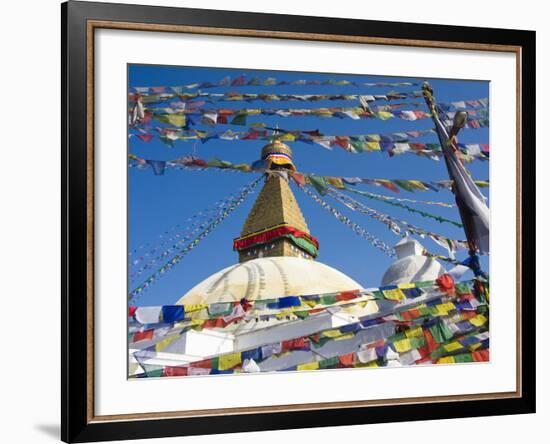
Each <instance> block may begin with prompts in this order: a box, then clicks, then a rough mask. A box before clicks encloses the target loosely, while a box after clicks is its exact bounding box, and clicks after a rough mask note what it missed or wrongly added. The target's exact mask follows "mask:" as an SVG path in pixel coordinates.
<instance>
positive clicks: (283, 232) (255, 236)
mask: <svg viewBox="0 0 550 444" xmlns="http://www.w3.org/2000/svg"><path fill="white" fill-rule="evenodd" d="M281 238H286V239H289V240H291V241H292V242H293V243H294V244H295V245H296V246H297V247H299V248H301V249H303V250H305V251H306V252H308V253H309V254H310V255H312V256H313V257H317V254H318V249H319V241H318V240H317V239H316V238H314V237H313V236H311V235H310V234H309V233H305V232H303V231H300V230H298V229H297V228H295V227H293V226H291V225H289V224H287V223H282V224H280V225H277V226H274V227H269V228H266V229H263V230H259V231H257V232H255V233H250V234H248V235H246V236H241V237H238V238H237V239H235V240H234V241H233V249H234V250H236V251H241V250H245V249H247V248H252V247H258V246H261V245H264V244H267V243H270V242H273V241H275V240H277V239H281Z"/></svg>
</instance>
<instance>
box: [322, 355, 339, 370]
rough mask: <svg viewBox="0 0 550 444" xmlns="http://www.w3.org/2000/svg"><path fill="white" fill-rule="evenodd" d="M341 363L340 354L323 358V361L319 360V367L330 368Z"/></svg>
mask: <svg viewBox="0 0 550 444" xmlns="http://www.w3.org/2000/svg"><path fill="white" fill-rule="evenodd" d="M339 363H340V360H339V359H338V356H334V357H333V358H328V359H322V360H321V361H319V367H320V368H330V367H334V366H336V365H338V364H339Z"/></svg>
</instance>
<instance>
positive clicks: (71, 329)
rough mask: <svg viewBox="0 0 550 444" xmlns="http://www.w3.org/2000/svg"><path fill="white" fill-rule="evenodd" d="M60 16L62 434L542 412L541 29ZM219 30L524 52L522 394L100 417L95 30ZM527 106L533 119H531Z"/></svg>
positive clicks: (231, 17) (236, 17)
mask: <svg viewBox="0 0 550 444" xmlns="http://www.w3.org/2000/svg"><path fill="white" fill-rule="evenodd" d="M61 14H62V48H61V50H62V85H63V88H62V114H63V118H62V141H63V145H62V197H63V207H62V221H63V226H62V251H63V259H62V393H61V396H62V415H61V422H62V426H61V434H62V440H63V441H65V442H89V441H101V440H118V439H141V438H155V437H167V436H180V435H198V434H212V433H230V432H242V431H260V430H277V429H288V428H307V427H320V426H336V425H352V424H370V423H381V422H394V421H412V420H429V419H441V418H459V417H470V416H486V415H509V414H520V413H533V412H535V353H536V351H535V350H536V346H535V297H534V296H535V266H534V265H535V259H534V258H535V176H534V174H533V169H534V166H535V117H534V114H535V100H536V95H535V33H534V32H531V31H516V30H504V29H485V28H467V27H459V26H442V25H425V24H410V23H393V22H378V21H364V20H355V19H336V18H320V17H305V16H288V15H274V14H258V13H244V12H228V11H211V10H199V9H185V8H168V7H152V6H135V5H122V4H108V3H88V2H76V1H69V2H67V3H64V4H63V5H62V8H61ZM98 29H118V30H132V31H139V32H143V33H146V32H148V31H161V32H169V33H192V34H211V35H222V36H241V37H242V36H246V37H254V38H262V37H269V38H277V39H285V40H314V41H329V42H336V43H340V44H342V45H345V44H346V43H364V44H374V45H397V46H408V47H418V48H440V49H469V50H476V51H487V52H507V53H513V54H515V55H516V60H517V63H516V68H517V71H516V74H517V85H516V86H517V87H516V98H517V107H516V110H515V113H516V122H517V137H516V150H517V151H516V159H517V172H516V174H517V184H518V185H517V194H516V202H517V209H518V210H517V220H516V222H517V237H516V244H517V257H516V258H515V260H516V270H517V276H518V278H517V287H516V289H515V291H516V294H515V297H516V300H517V304H518V305H517V307H518V310H517V319H516V321H517V323H516V331H517V344H516V353H517V367H516V378H517V390H516V391H513V392H502V393H485V394H476V393H473V394H467V395H458V396H433V397H422V398H399V399H390V400H380V401H376V400H374V401H373V400H365V401H344V402H341V401H340V402H329V403H318V404H299V405H294V404H292V405H291V404H289V405H277V406H264V407H250V408H225V409H224V408H221V409H215V410H200V409H197V410H190V411H178V412H163V413H147V412H142V413H136V414H132V415H107V416H105V415H104V416H96V415H95V414H94V353H97V350H94V180H95V179H94V45H93V42H94V32H95V31H96V30H98ZM523 110H529V119H526V118H523V112H524V111H523Z"/></svg>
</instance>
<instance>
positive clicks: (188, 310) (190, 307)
mask: <svg viewBox="0 0 550 444" xmlns="http://www.w3.org/2000/svg"><path fill="white" fill-rule="evenodd" d="M183 307H184V309H185V313H191V312H193V311H199V310H202V309H203V308H207V307H208V304H185V305H184V306H183Z"/></svg>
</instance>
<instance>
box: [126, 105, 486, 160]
mask: <svg viewBox="0 0 550 444" xmlns="http://www.w3.org/2000/svg"><path fill="white" fill-rule="evenodd" d="M216 116H217V115H215V114H205V115H203V118H202V123H203V124H206V125H209V126H213V125H215V124H216V119H217V117H216ZM243 116H244V117H246V116H245V115H237V116H236V117H234V119H233V121H232V122H231V123H232V124H235V123H237V122H238V123H239V124H244V123H245V120H243ZM134 130H136V131H138V132H137V133H132V132H130V134H129V137H130V138H132V137H137V138H138V139H140V140H141V141H143V142H146V143H147V142H150V141H151V140H153V139H154V138H155V137H158V138H159V139H160V140H161V141H162V142H163V143H164V144H165V145H167V146H169V147H171V148H172V147H173V146H174V142H175V141H177V140H179V141H184V142H186V141H197V140H199V141H201V143H206V142H208V141H210V140H214V139H215V140H226V141H227V140H229V141H237V140H238V141H244V140H266V141H272V140H273V139H274V138H275V137H276V138H277V139H278V140H281V141H283V142H303V143H307V144H316V145H319V146H322V147H323V148H325V149H333V148H335V147H336V148H340V149H343V150H345V151H347V152H349V153H352V154H358V153H372V152H385V153H387V154H388V155H389V156H390V157H393V156H396V155H400V154H404V153H411V154H416V155H418V156H423V157H426V158H428V159H432V160H439V159H440V158H441V157H442V155H443V154H442V150H441V146H440V145H439V143H418V142H417V143H413V142H410V139H411V138H415V137H422V136H425V135H427V134H431V133H433V132H434V131H433V130H422V131H407V132H399V133H390V134H364V135H354V136H347V135H340V136H327V135H322V134H321V133H320V132H319V131H318V130H316V131H303V130H293V131H279V132H278V133H277V136H274V135H273V134H272V133H270V132H268V131H267V130H265V129H262V130H258V129H256V128H250V129H249V130H248V131H233V130H224V131H199V130H196V129H183V128H170V129H167V128H161V127H156V128H155V129H154V130H153V131H154V133H149V132H145V130H144V129H141V128H134ZM457 147H458V150H459V151H458V155H459V157H460V159H461V160H462V161H464V162H471V161H473V160H474V159H479V160H488V159H489V145H488V144H479V143H468V144H461V143H459V144H457Z"/></svg>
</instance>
